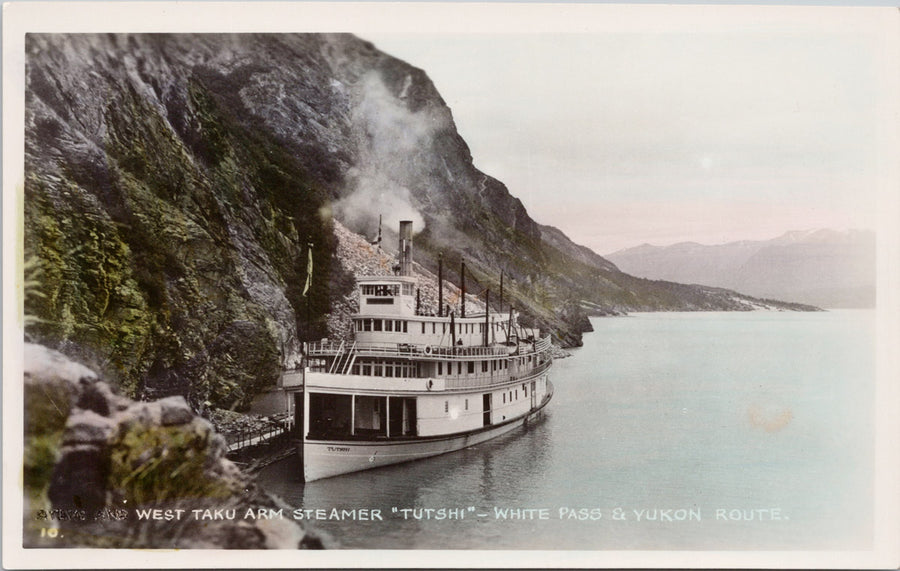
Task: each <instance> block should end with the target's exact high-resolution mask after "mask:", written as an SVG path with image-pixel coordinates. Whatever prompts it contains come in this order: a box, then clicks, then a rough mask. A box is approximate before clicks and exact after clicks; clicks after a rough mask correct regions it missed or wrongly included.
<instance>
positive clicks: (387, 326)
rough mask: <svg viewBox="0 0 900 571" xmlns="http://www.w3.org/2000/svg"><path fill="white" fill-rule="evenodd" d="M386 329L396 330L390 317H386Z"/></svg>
mask: <svg viewBox="0 0 900 571" xmlns="http://www.w3.org/2000/svg"><path fill="white" fill-rule="evenodd" d="M384 330H385V331H393V330H394V322H393V321H391V320H390V319H386V320H385V321H384Z"/></svg>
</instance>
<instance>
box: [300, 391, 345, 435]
mask: <svg viewBox="0 0 900 571" xmlns="http://www.w3.org/2000/svg"><path fill="white" fill-rule="evenodd" d="M352 407H353V401H352V397H351V396H350V395H333V394H327V393H309V433H310V436H312V437H314V438H329V437H330V438H336V437H342V436H349V435H350V434H351V432H350V418H351V416H352V413H351V411H352Z"/></svg>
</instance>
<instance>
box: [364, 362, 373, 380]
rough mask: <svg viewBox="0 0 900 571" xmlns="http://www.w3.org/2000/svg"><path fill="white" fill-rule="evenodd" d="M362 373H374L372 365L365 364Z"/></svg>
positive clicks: (367, 374)
mask: <svg viewBox="0 0 900 571" xmlns="http://www.w3.org/2000/svg"><path fill="white" fill-rule="evenodd" d="M362 374H363V375H366V376H367V377H368V376H371V375H372V365H363V366H362Z"/></svg>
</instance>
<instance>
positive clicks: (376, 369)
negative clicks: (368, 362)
mask: <svg viewBox="0 0 900 571" xmlns="http://www.w3.org/2000/svg"><path fill="white" fill-rule="evenodd" d="M372 374H373V375H375V376H376V377H380V376H382V374H383V368H382V366H381V363H378V364H377V365H372Z"/></svg>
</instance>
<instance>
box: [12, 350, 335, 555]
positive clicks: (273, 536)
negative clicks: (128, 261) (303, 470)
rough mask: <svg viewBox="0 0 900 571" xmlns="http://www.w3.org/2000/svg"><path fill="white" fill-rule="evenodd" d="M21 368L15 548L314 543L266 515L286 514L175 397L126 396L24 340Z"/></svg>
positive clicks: (290, 523)
mask: <svg viewBox="0 0 900 571" xmlns="http://www.w3.org/2000/svg"><path fill="white" fill-rule="evenodd" d="M24 362H25V372H24V388H25V411H24V412H25V442H24V445H25V448H24V450H25V461H24V479H23V480H24V485H25V513H24V514H23V518H24V523H25V525H24V530H25V532H24V538H23V544H24V545H25V546H26V547H114V548H131V549H136V548H166V549H172V548H176V549H191V548H204V549H211V548H229V549H318V548H322V547H323V543H322V540H321V539H320V538H319V537H317V536H316V535H313V534H311V533H309V532H307V531H306V530H305V529H304V528H303V527H302V526H301V525H299V524H298V523H297V522H296V521H294V520H293V519H290V518H289V517H284V516H283V515H281V516H280V517H269V516H270V515H274V514H284V513H285V512H287V513H290V509H291V508H290V506H287V505H286V504H285V503H284V502H283V501H281V500H280V499H278V498H276V497H273V496H271V495H269V494H267V493H266V492H265V491H264V490H262V489H261V488H260V487H259V486H258V485H257V484H256V483H255V481H254V479H253V477H252V476H250V475H248V474H246V473H244V472H243V471H241V469H240V468H239V467H238V466H237V465H236V464H235V463H233V462H232V461H230V460H228V459H227V458H226V457H225V454H226V450H227V444H226V440H225V438H224V437H223V436H222V435H221V434H219V433H217V432H216V430H215V428H214V426H213V424H212V423H211V422H209V421H208V420H206V419H203V418H201V417H198V416H196V415H195V414H194V413H193V411H191V409H190V407H189V406H188V404H187V402H186V401H185V400H184V398H182V397H168V398H165V399H160V400H158V401H152V402H136V401H132V400H130V399H128V398H125V397H123V396H120V395H118V394H116V391H115V390H114V389H113V388H112V387H111V386H110V385H109V384H107V383H106V382H104V381H103V380H102V379H101V378H99V377H98V376H97V375H96V374H95V373H94V372H93V371H91V370H90V369H88V368H87V367H84V366H83V365H80V364H78V363H75V362H73V361H70V360H69V359H68V358H66V357H65V356H64V355H62V354H61V353H59V352H57V351H53V350H51V349H47V348H46V347H43V346H40V345H34V344H30V343H26V345H25V358H24ZM233 420H235V419H233ZM241 422H248V420H247V419H243V420H241ZM249 422H253V421H252V420H250V421H249ZM219 516H221V517H219ZM48 527H49V528H52V529H53V530H55V531H54V532H53V534H52V536H48V535H47V534H46V529H47V528H48ZM41 530H44V532H43V533H41Z"/></svg>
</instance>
